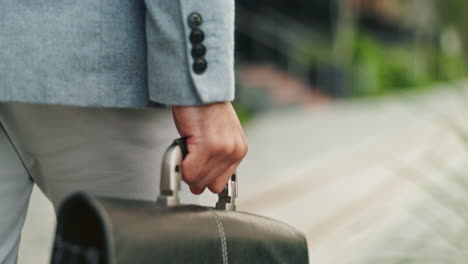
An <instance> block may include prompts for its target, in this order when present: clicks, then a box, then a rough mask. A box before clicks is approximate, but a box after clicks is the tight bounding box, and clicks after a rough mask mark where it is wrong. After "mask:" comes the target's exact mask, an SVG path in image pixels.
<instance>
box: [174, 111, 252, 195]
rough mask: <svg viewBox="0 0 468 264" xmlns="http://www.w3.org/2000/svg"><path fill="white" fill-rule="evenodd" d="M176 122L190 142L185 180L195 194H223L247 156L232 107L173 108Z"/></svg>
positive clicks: (183, 171) (240, 129)
mask: <svg viewBox="0 0 468 264" xmlns="http://www.w3.org/2000/svg"><path fill="white" fill-rule="evenodd" d="M172 114H173V116H174V122H175V125H176V127H177V130H178V131H179V134H180V135H181V136H182V137H186V138H187V147H188V155H187V157H186V158H185V160H184V161H183V162H182V175H183V176H182V177H183V180H184V181H185V182H186V183H187V184H189V186H190V190H191V191H192V192H193V193H194V194H201V193H203V191H204V190H205V188H207V187H208V189H210V191H212V192H213V193H220V192H221V191H222V190H223V189H224V187H225V185H226V184H227V182H228V181H229V179H230V178H231V176H232V174H233V173H234V171H235V170H236V168H237V166H238V165H239V163H240V162H241V161H242V159H243V158H244V157H245V155H246V153H247V143H246V139H245V136H244V132H243V130H242V127H241V125H240V122H239V119H238V117H237V114H236V112H235V111H234V108H233V107H232V105H231V103H228V102H226V103H215V104H209V105H201V106H173V107H172Z"/></svg>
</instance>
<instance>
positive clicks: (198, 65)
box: [193, 59, 208, 74]
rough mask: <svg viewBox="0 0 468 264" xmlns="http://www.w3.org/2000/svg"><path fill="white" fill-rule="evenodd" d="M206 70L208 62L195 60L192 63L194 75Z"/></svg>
mask: <svg viewBox="0 0 468 264" xmlns="http://www.w3.org/2000/svg"><path fill="white" fill-rule="evenodd" d="M207 68H208V62H207V61H206V60H205V59H196V60H195V62H194V63H193V71H194V72H195V73H196V74H202V73H204V72H205V71H206V69H207Z"/></svg>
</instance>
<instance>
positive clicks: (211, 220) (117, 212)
mask: <svg viewBox="0 0 468 264" xmlns="http://www.w3.org/2000/svg"><path fill="white" fill-rule="evenodd" d="M185 153H186V145H185V142H184V141H183V140H176V141H175V142H174V144H172V145H171V146H170V147H169V149H168V150H167V152H166V154H165V157H164V160H163V166H162V175H161V195H160V197H159V198H158V201H157V202H156V203H154V202H146V201H137V200H124V199H115V198H104V197H95V196H92V195H89V194H86V193H77V194H74V195H72V196H70V197H69V198H68V199H66V200H65V202H64V203H63V204H62V206H61V207H60V209H59V213H58V223H57V231H56V237H55V241H54V249H53V254H52V264H82V263H83V264H84V263H86V264H149V263H151V264H155V263H220V264H228V263H231V264H234V263H242V264H245V263H268V264H273V263H294V264H301V263H308V251H307V242H306V240H305V237H304V236H303V235H302V234H301V233H300V232H298V231H297V230H295V229H294V228H292V227H290V226H288V225H286V224H284V223H281V222H278V221H276V220H273V219H269V218H266V217H262V216H257V215H253V214H249V213H243V212H237V211H236V205H235V198H236V196H237V185H236V181H237V179H236V176H235V175H234V176H233V178H232V179H231V181H230V182H229V184H228V185H227V186H226V188H225V189H224V191H223V192H222V193H221V194H220V195H219V201H218V203H217V204H216V207H215V208H211V207H202V206H197V205H179V202H178V190H179V187H180V178H181V176H180V173H179V164H180V163H181V161H182V159H183V156H184V154H185Z"/></svg>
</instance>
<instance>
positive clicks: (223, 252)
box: [212, 210, 229, 264]
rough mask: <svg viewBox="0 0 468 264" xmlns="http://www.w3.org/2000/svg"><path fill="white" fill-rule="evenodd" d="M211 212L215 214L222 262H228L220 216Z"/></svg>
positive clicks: (224, 263) (214, 212)
mask: <svg viewBox="0 0 468 264" xmlns="http://www.w3.org/2000/svg"><path fill="white" fill-rule="evenodd" d="M212 212H213V214H214V215H215V219H216V224H217V225H218V232H219V236H220V238H221V251H222V255H223V264H229V262H228V255H227V243H226V234H225V233H224V227H223V223H222V222H221V218H220V217H219V215H218V214H217V213H216V211H215V210H212Z"/></svg>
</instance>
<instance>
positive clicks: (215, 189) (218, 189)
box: [209, 183, 224, 193]
mask: <svg viewBox="0 0 468 264" xmlns="http://www.w3.org/2000/svg"><path fill="white" fill-rule="evenodd" d="M209 189H210V191H211V192H213V193H220V192H222V191H223V189H224V185H221V184H218V183H215V184H212V185H210V187H209Z"/></svg>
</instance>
